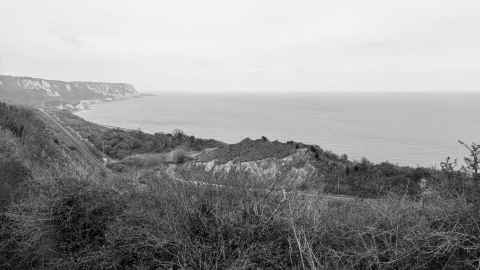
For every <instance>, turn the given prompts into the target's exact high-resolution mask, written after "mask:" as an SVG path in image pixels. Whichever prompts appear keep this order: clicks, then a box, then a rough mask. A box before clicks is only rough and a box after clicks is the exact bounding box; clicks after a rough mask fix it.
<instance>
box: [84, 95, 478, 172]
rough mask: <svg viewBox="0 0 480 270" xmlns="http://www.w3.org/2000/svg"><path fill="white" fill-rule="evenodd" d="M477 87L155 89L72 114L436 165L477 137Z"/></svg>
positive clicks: (103, 121) (165, 129)
mask: <svg viewBox="0 0 480 270" xmlns="http://www.w3.org/2000/svg"><path fill="white" fill-rule="evenodd" d="M479 104H480V94H473V93H441V94H438V93H437V94H427V93H416V94H413V93H410V94H406V93H402V94H400V93H393V94H392V93H391V94H386V93H385V94H379V93H376V94H373V93H368V94H367V93H363V94H351V93H341V94H332V93H325V94H323V93H322V94H280V95H273V94H272V95H267V94H265V95H251V94H228V95H222V94H173V93H168V94H159V95H158V96H149V97H142V98H136V99H129V100H123V101H116V102H109V103H102V104H98V105H95V106H94V107H92V108H91V109H90V110H87V111H82V112H79V113H78V115H79V116H81V117H83V118H85V119H87V120H90V121H93V122H97V123H100V124H107V125H112V126H120V127H124V128H132V129H141V130H143V131H147V132H159V131H160V132H170V131H172V130H174V129H177V128H179V129H182V130H183V131H184V132H185V133H187V134H192V135H195V136H196V137H203V138H214V139H218V140H222V141H225V142H229V143H234V142H238V141H240V140H241V139H243V138H245V137H250V138H259V137H261V136H266V137H267V138H269V139H270V140H276V139H278V140H281V141H286V140H295V141H301V142H305V143H311V144H318V145H320V146H321V147H322V148H324V149H327V150H331V151H333V152H335V153H338V154H342V153H345V154H347V155H348V156H349V157H350V158H352V159H360V158H362V157H367V158H368V159H369V160H371V161H374V162H381V161H386V160H388V161H390V162H394V163H397V164H401V165H421V166H438V164H439V163H440V162H441V161H442V160H444V158H445V157H447V156H452V157H462V156H463V154H464V149H463V148H462V147H461V146H460V145H459V144H458V143H457V140H458V139H462V140H464V141H466V142H472V141H475V142H480V121H479V119H478V117H479V115H480V106H479Z"/></svg>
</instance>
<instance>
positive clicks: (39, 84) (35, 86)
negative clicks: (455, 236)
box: [17, 79, 60, 97]
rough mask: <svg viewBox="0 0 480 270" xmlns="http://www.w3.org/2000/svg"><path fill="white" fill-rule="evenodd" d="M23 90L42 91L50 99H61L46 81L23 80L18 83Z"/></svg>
mask: <svg viewBox="0 0 480 270" xmlns="http://www.w3.org/2000/svg"><path fill="white" fill-rule="evenodd" d="M17 84H18V86H19V87H21V88H23V89H28V90H36V91H42V92H44V93H45V94H46V95H47V96H49V97H59V96H60V94H59V93H58V92H57V91H55V90H53V89H52V85H51V84H50V83H49V82H48V81H45V80H39V79H21V80H19V81H18V82H17Z"/></svg>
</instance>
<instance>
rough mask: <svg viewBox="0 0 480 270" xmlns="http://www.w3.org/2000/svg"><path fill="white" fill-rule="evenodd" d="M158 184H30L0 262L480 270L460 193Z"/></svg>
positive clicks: (20, 265) (12, 212)
mask: <svg viewBox="0 0 480 270" xmlns="http://www.w3.org/2000/svg"><path fill="white" fill-rule="evenodd" d="M150 180H151V181H148V182H147V183H148V186H147V188H144V189H142V191H139V190H137V189H136V187H135V185H134V184H132V183H131V182H130V181H128V179H114V180H112V181H113V182H111V183H112V184H113V188H112V187H111V186H107V185H106V184H105V185H101V184H92V182H91V181H79V180H75V179H63V180H61V181H53V182H51V183H49V184H46V183H36V182H32V183H31V184H30V185H29V186H28V189H27V188H25V190H28V192H26V194H25V196H24V199H23V200H20V201H17V202H15V203H12V204H11V205H10V207H8V209H7V210H6V211H5V212H3V213H2V215H1V220H2V222H1V227H0V237H1V245H0V254H1V256H0V267H1V268H2V269H442V268H443V269H475V268H476V267H478V263H479V262H478V257H479V255H480V239H479V238H478V235H479V233H480V232H479V227H478V222H479V221H480V218H479V215H478V213H476V212H474V209H475V208H474V207H473V206H472V205H470V204H468V203H466V201H465V200H463V199H462V198H461V197H457V198H450V199H444V198H432V199H430V200H427V201H425V203H423V204H422V203H419V202H415V201H411V200H408V199H406V198H404V197H397V196H389V197H385V198H383V199H380V200H353V201H341V200H336V201H332V200H322V199H321V198H319V199H312V198H300V197H298V198H297V197H295V196H294V195H293V194H289V195H288V197H287V198H284V197H283V196H281V195H279V194H276V193H270V194H267V193H265V192H258V191H249V190H248V189H242V188H237V189H221V188H211V187H208V186H190V185H183V184H179V183H175V182H169V181H167V180H164V179H154V178H152V179H150ZM113 190H115V191H113Z"/></svg>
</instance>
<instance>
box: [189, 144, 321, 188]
mask: <svg viewBox="0 0 480 270" xmlns="http://www.w3.org/2000/svg"><path fill="white" fill-rule="evenodd" d="M187 167H188V168H185V170H187V171H188V170H190V171H194V170H198V169H200V170H203V171H204V172H205V173H207V174H210V175H211V179H217V180H218V181H219V183H223V181H232V179H236V178H238V179H236V181H245V180H247V179H248V180H249V181H250V182H251V183H252V182H254V183H262V184H265V185H272V184H275V185H277V186H278V187H286V188H298V187H302V186H306V185H311V184H315V185H318V184H321V183H322V182H323V181H322V180H323V176H322V174H321V173H320V172H319V171H318V169H317V168H316V167H315V166H314V164H313V162H312V157H311V154H310V153H309V151H308V150H307V149H298V150H297V151H296V152H295V153H293V154H291V155H288V156H286V157H284V158H265V159H260V160H250V161H238V160H237V161H234V160H230V161H228V162H226V163H224V162H219V161H218V160H216V159H213V160H210V161H208V162H198V161H197V162H191V163H189V164H188V165H187Z"/></svg>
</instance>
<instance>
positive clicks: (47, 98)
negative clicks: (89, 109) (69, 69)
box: [0, 75, 138, 105]
mask: <svg viewBox="0 0 480 270" xmlns="http://www.w3.org/2000/svg"><path fill="white" fill-rule="evenodd" d="M135 94H138V92H137V91H136V90H135V88H134V87H133V86H132V85H130V84H125V83H103V82H65V81H57V80H45V79H39V78H31V77H15V76H6V75H0V99H2V100H5V101H9V102H12V103H17V104H27V105H42V104H51V105H60V104H77V103H79V102H80V101H82V100H93V99H114V98H121V97H128V96H132V95H135Z"/></svg>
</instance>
